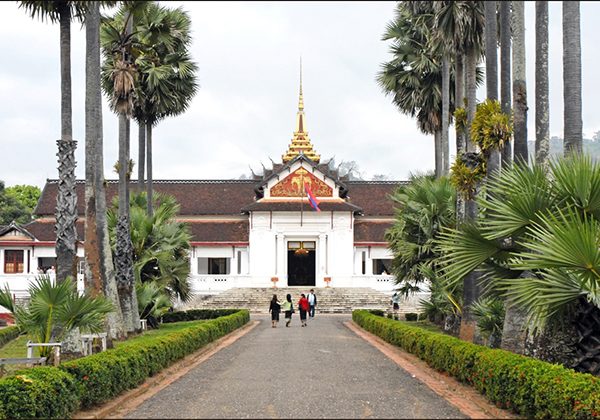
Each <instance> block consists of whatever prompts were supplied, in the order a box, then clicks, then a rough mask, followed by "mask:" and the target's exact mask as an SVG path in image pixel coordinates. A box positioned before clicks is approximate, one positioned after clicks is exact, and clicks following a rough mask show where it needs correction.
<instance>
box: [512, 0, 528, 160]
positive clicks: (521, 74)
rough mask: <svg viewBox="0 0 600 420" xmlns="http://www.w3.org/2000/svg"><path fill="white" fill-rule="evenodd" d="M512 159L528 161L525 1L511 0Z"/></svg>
mask: <svg viewBox="0 0 600 420" xmlns="http://www.w3.org/2000/svg"><path fill="white" fill-rule="evenodd" d="M512 30H513V54H512V55H513V66H512V70H513V109H514V135H513V138H514V145H515V150H514V160H515V162H519V161H522V162H524V163H525V164H527V162H528V161H529V151H528V148H527V84H526V82H525V81H526V75H525V2H523V1H513V12H512Z"/></svg>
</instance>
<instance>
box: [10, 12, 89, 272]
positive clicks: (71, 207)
mask: <svg viewBox="0 0 600 420" xmlns="http://www.w3.org/2000/svg"><path fill="white" fill-rule="evenodd" d="M19 3H20V5H19V7H22V8H24V9H25V10H26V11H27V12H28V13H29V14H30V15H31V17H32V18H35V17H36V16H37V17H39V18H40V19H41V20H49V21H51V22H53V23H54V22H59V24H60V78H61V107H60V109H61V136H60V140H57V142H56V144H57V145H58V154H57V156H58V178H59V183H58V196H57V198H56V267H57V270H56V278H57V280H58V281H63V280H64V279H66V277H67V276H73V277H76V276H77V231H76V230H75V222H76V221H77V195H76V194H75V166H76V162H75V149H76V147H77V142H76V141H74V140H73V122H72V120H73V114H72V110H71V102H72V101H71V20H72V19H77V20H81V19H82V17H83V13H84V12H85V8H86V3H85V2H78V1H65V0H57V1H35V0H30V1H21V2H19Z"/></svg>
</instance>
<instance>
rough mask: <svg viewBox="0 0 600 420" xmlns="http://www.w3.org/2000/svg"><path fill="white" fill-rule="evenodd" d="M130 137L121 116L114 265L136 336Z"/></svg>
mask: <svg viewBox="0 0 600 420" xmlns="http://www.w3.org/2000/svg"><path fill="white" fill-rule="evenodd" d="M130 13H131V12H130ZM132 30H133V19H132V17H131V15H130V16H129V18H128V20H127V28H126V33H127V34H130V33H131V32H132ZM124 55H125V54H124ZM129 135H130V130H129V116H128V115H126V114H125V113H121V114H119V217H118V220H117V227H116V236H117V237H116V241H115V243H116V246H115V262H116V265H117V266H116V270H117V287H118V289H119V301H120V303H121V312H122V313H123V321H124V324H125V330H126V331H127V333H133V332H136V331H139V329H140V317H139V313H138V307H137V296H136V293H135V276H134V273H133V244H132V242H131V226H130V223H129V177H128V172H129Z"/></svg>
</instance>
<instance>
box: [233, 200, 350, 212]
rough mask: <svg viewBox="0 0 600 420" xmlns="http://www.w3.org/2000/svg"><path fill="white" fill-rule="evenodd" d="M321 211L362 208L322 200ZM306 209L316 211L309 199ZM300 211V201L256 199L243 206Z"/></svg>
mask: <svg viewBox="0 0 600 420" xmlns="http://www.w3.org/2000/svg"><path fill="white" fill-rule="evenodd" d="M319 208H320V209H321V211H352V212H360V211H361V208H360V207H358V206H355V205H354V204H350V203H347V202H342V201H340V202H331V201H321V203H320V204H319ZM303 209H304V211H308V212H310V211H314V210H313V209H312V207H310V205H309V204H308V202H307V201H305V202H304V207H303ZM269 210H272V211H300V202H299V201H255V202H254V203H252V204H249V205H247V206H245V207H243V208H242V211H243V212H248V211H269Z"/></svg>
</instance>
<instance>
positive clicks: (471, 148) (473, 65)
mask: <svg viewBox="0 0 600 420" xmlns="http://www.w3.org/2000/svg"><path fill="white" fill-rule="evenodd" d="M476 72H477V51H476V50H475V49H474V48H470V49H469V50H468V51H467V54H466V60H465V89H466V93H467V129H466V130H465V143H466V150H467V152H475V150H476V146H475V143H473V142H472V141H471V133H470V128H469V127H471V124H472V123H473V118H475V109H476V107H477V84H476V79H475V75H476Z"/></svg>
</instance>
